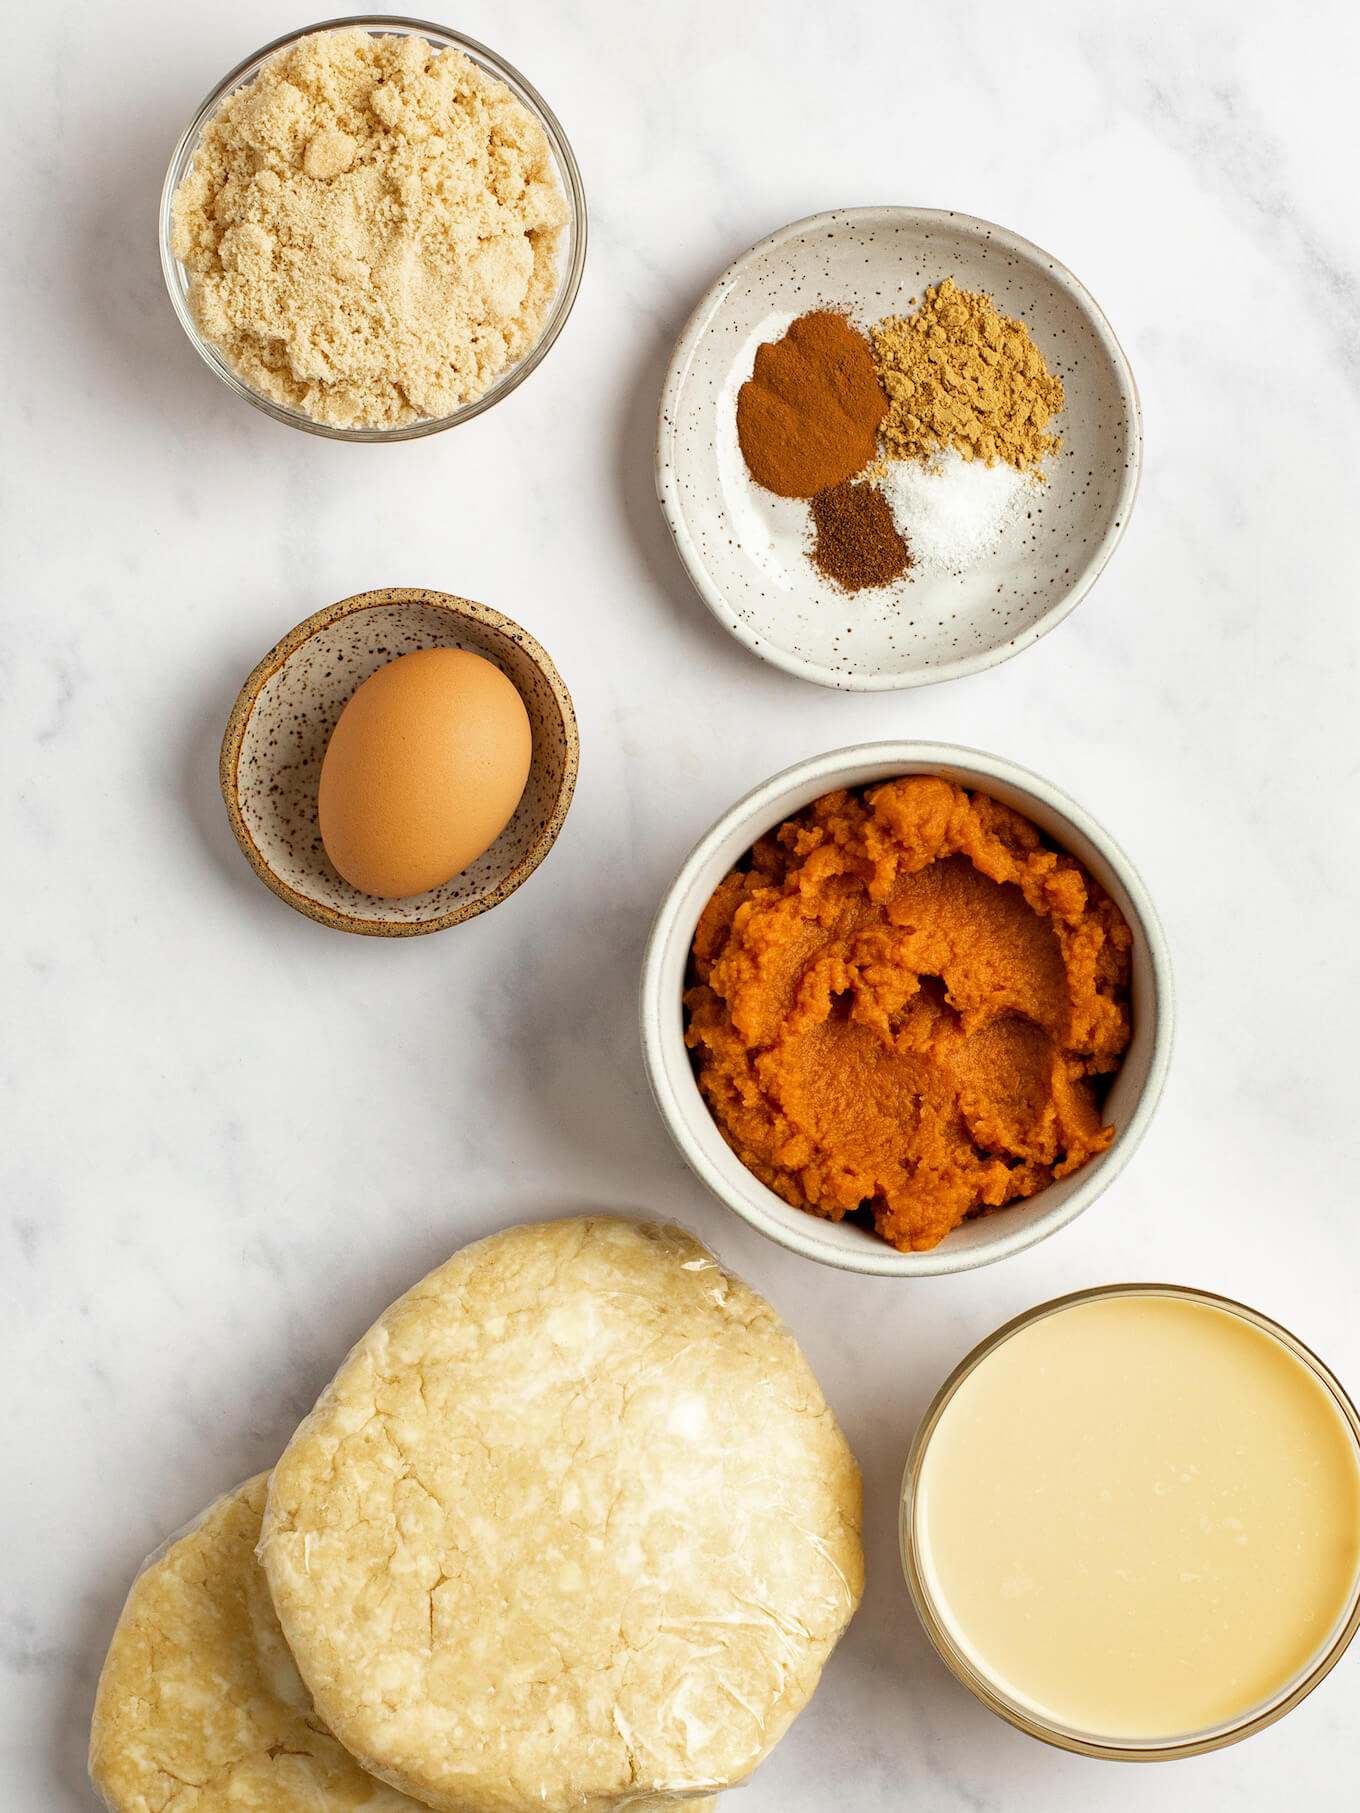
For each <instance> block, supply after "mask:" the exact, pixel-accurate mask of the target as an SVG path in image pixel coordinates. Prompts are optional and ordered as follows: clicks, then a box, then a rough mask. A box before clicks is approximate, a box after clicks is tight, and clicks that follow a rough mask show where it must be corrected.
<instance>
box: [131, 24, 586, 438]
mask: <svg viewBox="0 0 1360 1813" xmlns="http://www.w3.org/2000/svg"><path fill="white" fill-rule="evenodd" d="M346 27H353V28H356V29H358V30H360V31H367V32H372V33H373V34H374V35H375V36H381V37H409V36H413V37H419V38H424V39H425V40H426V41H427V42H428V43H430V44H433V45H435V46H436V47H437V48H438V49H440V50H448V49H452V50H460V51H462V53H463V55H464V56H465V57H467V58H468V59H469V61H470V62H472V63H475V64H476V65H477V67H478V68H479V69H481V70H484V71H485V72H486V74H487V75H489V76H493V77H494V78H495V79H496V80H497V81H498V82H503V83H504V84H505V86H506V87H507V88H508V89H509V90H510V92H511V94H513V95H514V96H515V98H516V100H518V101H520V102H521V103H522V104H523V105H524V106H525V107H527V108H528V110H529V112H530V113H531V114H533V116H534V118H535V119H536V120H537V121H538V123H539V125H540V126H542V128H543V130H544V132H545V134H546V135H547V139H548V144H549V147H550V148H551V151H552V155H553V161H554V163H555V164H556V166H557V173H558V177H559V179H560V181H561V184H562V193H563V195H564V196H565V198H566V203H567V225H566V236H565V243H564V247H563V250H562V253H561V255H560V266H559V273H558V282H557V292H556V294H555V296H554V297H553V301H552V306H551V308H550V309H549V311H548V316H547V320H546V321H545V323H544V326H543V332H542V333H541V334H540V335H539V338H538V339H537V340H536V341H535V343H534V345H533V346H531V347H530V349H529V351H528V352H527V353H525V354H524V355H523V357H522V358H520V359H518V360H516V362H515V363H514V364H513V365H511V366H509V367H508V368H507V369H506V370H505V371H503V372H502V373H501V375H500V376H499V377H498V378H497V379H496V380H495V382H494V383H492V384H490V385H488V386H487V388H486V389H485V390H484V391H483V392H482V393H481V395H480V396H477V397H473V398H472V399H470V401H468V402H466V403H462V404H460V405H459V407H458V408H457V409H455V410H453V411H452V412H451V413H450V414H448V415H441V416H425V417H422V418H421V419H420V420H419V421H415V422H404V423H402V424H401V426H400V427H397V428H335V427H332V426H331V425H330V424H329V423H326V422H316V421H313V420H312V418H311V416H309V415H304V414H303V413H302V411H301V410H299V409H290V408H289V407H288V405H287V404H284V403H276V402H275V401H274V399H273V398H272V397H266V396H263V395H262V394H261V393H260V392H259V391H258V390H256V389H255V388H254V386H253V385H251V384H247V383H246V382H245V380H244V379H243V378H242V377H241V376H240V375H239V373H238V372H237V371H236V370H235V369H234V368H233V367H232V366H231V365H230V364H229V363H228V361H227V360H226V358H225V357H224V356H223V355H222V354H221V353H220V352H219V351H218V350H217V348H216V347H215V346H212V345H210V344H209V342H208V341H207V340H205V339H204V337H203V335H202V334H201V333H200V332H199V329H198V324H197V322H195V320H194V317H193V314H192V313H191V311H190V308H189V274H188V272H187V271H186V270H185V268H184V266H183V265H182V264H181V263H180V261H179V260H178V259H177V258H176V257H175V255H174V253H173V252H172V251H171V250H170V210H171V203H172V201H173V199H174V194H175V190H176V189H177V188H178V187H179V185H180V182H181V180H182V179H183V177H184V174H185V172H186V171H187V170H188V168H189V165H190V163H191V162H192V160H193V155H194V152H195V151H196V150H197V148H198V141H199V137H200V135H201V133H202V131H203V128H204V127H205V126H206V125H207V123H208V121H209V120H210V119H211V118H212V116H213V115H214V113H216V111H217V108H218V106H219V104H220V103H221V102H222V101H223V100H224V99H225V97H226V96H227V95H229V94H230V93H231V92H232V91H233V90H234V89H236V88H239V87H241V86H242V85H243V84H244V83H246V82H249V81H252V80H253V79H254V78H255V76H257V75H258V74H259V72H260V69H261V67H262V66H263V65H264V64H265V63H267V62H268V61H269V59H270V58H271V57H273V56H275V55H277V53H278V52H279V51H281V50H286V49H287V48H288V47H289V46H290V45H292V44H296V43H297V42H298V40H299V39H301V38H310V37H312V36H313V35H314V34H315V33H316V32H323V31H339V30H341V29H343V28H346ZM160 246H161V269H162V270H163V271H164V273H165V287H166V289H167V290H168V291H169V292H170V301H171V304H172V306H173V307H174V311H175V313H176V315H177V316H178V317H179V323H180V326H181V327H182V328H183V329H184V331H185V333H186V334H187V335H188V336H189V339H190V341H191V342H192V344H193V346H194V348H195V350H196V351H197V353H198V355H199V357H200V358H201V359H202V360H203V361H204V363H205V364H206V365H208V366H210V367H211V368H212V370H213V371H215V372H216V373H217V376H218V377H219V378H221V380H222V382H223V383H224V384H226V385H227V386H228V388H229V389H231V390H234V391H235V392H236V394H237V396H238V397H244V398H245V399H246V401H247V402H248V403H253V404H254V405H255V407H256V408H257V409H262V410H263V411H264V413H265V414H266V415H269V416H273V418H274V420H275V421H276V422H284V423H286V424H287V425H288V426H289V427H290V428H301V429H303V430H304V431H305V432H306V433H308V434H320V435H324V436H325V437H326V438H327V439H328V440H332V441H414V440H419V439H420V438H421V436H422V435H427V434H438V433H439V432H440V431H441V430H442V429H445V428H454V427H456V426H457V425H458V423H460V422H470V421H471V420H472V418H473V417H474V416H479V415H481V414H482V413H483V412H484V411H485V410H488V409H490V408H491V407H492V405H493V404H496V403H499V402H500V401H501V399H502V397H507V396H509V394H510V392H511V391H512V390H514V389H515V388H516V386H517V385H520V384H522V383H523V382H524V380H525V379H526V378H527V377H528V376H529V373H530V372H531V371H533V370H534V369H535V368H536V367H537V366H538V365H540V364H541V363H542V361H543V360H544V359H545V358H546V357H547V354H548V349H549V348H550V347H551V346H552V344H553V342H554V340H556V338H557V336H558V335H559V334H560V333H561V331H562V329H563V327H565V325H566V321H567V316H568V315H569V314H570V313H571V310H572V304H573V303H574V302H575V300H576V292H577V291H578V290H579V289H580V287H581V272H582V270H583V269H584V266H585V259H586V198H585V191H584V190H583V189H582V187H581V173H580V170H579V169H578V168H577V164H576V157H575V155H574V153H573V151H572V148H571V146H570V145H569V144H568V142H567V136H566V134H565V133H564V132H563V130H562V128H561V126H560V125H559V124H558V123H557V119H556V117H555V116H554V114H553V112H552V110H551V109H550V108H549V106H548V105H547V103H546V102H545V101H544V100H543V97H542V96H541V95H540V94H539V93H538V92H537V90H536V89H534V88H531V87H530V85H529V84H528V82H526V81H525V79H524V77H523V76H522V75H521V74H520V73H519V71H518V70H517V69H514V68H512V67H511V65H510V64H509V63H504V62H502V61H501V59H500V58H499V57H498V56H497V55H496V54H495V52H494V51H491V50H488V49H487V47H486V46H485V45H484V44H479V43H478V42H477V41H476V39H474V38H465V37H463V36H462V34H461V33H459V32H454V31H449V30H447V29H446V27H444V26H442V25H432V24H430V23H429V22H428V21H426V20H424V19H400V18H388V17H386V16H384V15H382V14H364V15H355V16H351V17H346V18H343V19H322V20H321V21H320V22H319V23H317V24H316V25H308V26H306V27H304V29H303V30H301V31H294V32H288V33H287V34H286V35H285V36H284V37H282V38H275V39H274V41H273V43H272V44H266V45H265V46H264V48H263V49H262V50H257V51H255V52H254V54H253V55H251V56H249V57H247V58H246V60H245V61H244V62H243V63H238V64H237V66H236V68H235V69H233V70H231V71H230V73H229V74H227V75H226V76H224V77H223V78H222V80H221V81H220V82H219V83H218V84H217V86H216V87H215V88H214V89H213V91H212V93H211V94H209V95H207V96H206V98H205V99H204V101H203V104H202V106H200V107H199V109H198V111H197V112H196V113H195V114H194V117H193V119H192V120H190V122H189V124H188V126H187V127H186V129H185V132H184V135H183V137H182V138H181V139H180V141H179V143H178V144H177V145H176V146H175V151H174V156H173V157H172V158H171V159H170V168H169V169H168V170H167V171H166V174H165V185H164V187H163V188H162V190H161V204H160Z"/></svg>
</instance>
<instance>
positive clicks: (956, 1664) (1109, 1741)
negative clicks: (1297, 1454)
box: [898, 1284, 1360, 1762]
mask: <svg viewBox="0 0 1360 1813" xmlns="http://www.w3.org/2000/svg"><path fill="white" fill-rule="evenodd" d="M1137 1296H1149V1297H1170V1298H1174V1299H1176V1300H1177V1301H1180V1302H1186V1303H1199V1304H1204V1305H1206V1306H1207V1307H1208V1308H1210V1309H1218V1310H1222V1311H1224V1312H1225V1313H1226V1314H1228V1315H1232V1316H1237V1317H1239V1318H1240V1319H1241V1320H1242V1321H1245V1322H1248V1323H1250V1324H1251V1326H1252V1327H1254V1328H1258V1329H1260V1330H1261V1331H1262V1333H1264V1334H1268V1335H1271V1336H1273V1337H1274V1339H1275V1340H1277V1341H1278V1342H1279V1343H1280V1344H1281V1346H1283V1347H1284V1348H1285V1349H1286V1350H1287V1351H1288V1352H1289V1353H1291V1354H1293V1356H1294V1358H1295V1359H1297V1360H1299V1361H1300V1362H1301V1363H1302V1364H1303V1365H1304V1366H1305V1367H1306V1368H1307V1369H1308V1371H1309V1372H1311V1373H1312V1374H1313V1376H1314V1377H1315V1378H1316V1379H1317V1381H1318V1383H1319V1384H1320V1385H1321V1386H1322V1387H1323V1388H1324V1390H1326V1391H1327V1392H1328V1394H1329V1395H1330V1396H1331V1398H1332V1400H1333V1402H1334V1403H1335V1405H1336V1408H1337V1410H1338V1412H1339V1413H1340V1415H1341V1418H1342V1420H1343V1421H1344V1422H1345V1424H1346V1426H1347V1428H1348V1429H1349V1430H1350V1434H1351V1440H1352V1442H1353V1443H1354V1444H1355V1447H1356V1450H1357V1454H1360V1411H1357V1409H1356V1407H1355V1405H1354V1404H1353V1403H1352V1401H1351V1399H1350V1397H1349V1396H1348V1394H1347V1392H1346V1390H1345V1388H1344V1387H1343V1386H1342V1384H1341V1382H1340V1381H1339V1380H1338V1379H1337V1378H1336V1376H1335V1375H1334V1374H1333V1373H1332V1372H1331V1371H1330V1369H1329V1368H1328V1367H1327V1366H1326V1365H1325V1364H1324V1363H1323V1361H1321V1360H1320V1359H1319V1358H1318V1356H1317V1355H1316V1354H1315V1353H1314V1352H1313V1351H1312V1349H1311V1348H1309V1347H1306V1346H1305V1345H1304V1343H1303V1342H1302V1341H1300V1340H1299V1338H1298V1336H1297V1335H1293V1334H1291V1333H1290V1332H1289V1330H1288V1329H1287V1328H1284V1327H1282V1326H1281V1325H1280V1323H1278V1322H1275V1321H1272V1319H1271V1318H1270V1317H1269V1316H1266V1315H1263V1314H1262V1313H1261V1311H1260V1310H1258V1309H1252V1308H1251V1307H1250V1305H1248V1304H1246V1303H1239V1302H1237V1301H1236V1299H1235V1298H1232V1297H1222V1296H1219V1295H1217V1294H1216V1293H1214V1292H1213V1291H1206V1290H1198V1289H1196V1288H1195V1287H1193V1286H1191V1285H1181V1284H1102V1285H1096V1286H1094V1287H1093V1288H1091V1289H1089V1290H1079V1291H1072V1292H1069V1293H1068V1294H1067V1295H1066V1296H1062V1297H1052V1298H1050V1299H1049V1300H1048V1302H1046V1303H1039V1304H1036V1305H1035V1307H1034V1308H1033V1309H1028V1310H1025V1311H1024V1312H1023V1313H1022V1314H1020V1315H1018V1316H1015V1317H1013V1318H1012V1319H1011V1320H1010V1321H1009V1322H1007V1323H1005V1324H1004V1325H1003V1326H1002V1327H1001V1328H998V1329H996V1330H994V1331H993V1332H992V1333H991V1334H990V1335H987V1336H986V1337H985V1338H984V1339H983V1340H981V1341H979V1342H978V1344H977V1346H976V1347H974V1348H973V1349H972V1351H971V1352H970V1353H968V1354H966V1355H965V1356H964V1358H963V1359H962V1360H961V1361H960V1362H959V1364H958V1365H957V1366H956V1367H955V1368H954V1370H953V1371H952V1372H951V1373H950V1375H949V1377H948V1378H947V1379H946V1380H945V1382H944V1384H943V1385H941V1387H940V1389H939V1390H938V1391H937V1392H936V1394H935V1396H934V1397H933V1398H932V1399H931V1402H930V1405H929V1408H928V1409H927V1410H926V1413H925V1415H924V1416H923V1417H922V1418H921V1422H920V1425H919V1427H918V1428H917V1431H916V1434H915V1436H914V1438H913V1440H912V1444H911V1451H910V1453H909V1454H908V1456H907V1464H906V1468H905V1471H904V1472H903V1475H902V1492H901V1500H900V1512H899V1523H898V1541H899V1546H900V1549H901V1556H902V1569H903V1572H904V1573H905V1575H906V1579H907V1586H908V1588H909V1590H910V1592H911V1598H912V1603H913V1604H914V1606H915V1607H916V1615H917V1617H918V1618H919V1619H920V1620H921V1624H922V1626H923V1627H924V1629H925V1633H926V1635H927V1636H928V1637H929V1638H930V1641H931V1644H932V1645H933V1647H934V1649H935V1651H936V1653H937V1654H938V1655H939V1657H940V1659H941V1661H942V1662H944V1664H945V1666H946V1667H947V1668H948V1669H949V1670H950V1672H951V1673H952V1674H953V1675H954V1676H955V1677H956V1678H957V1679H958V1680H959V1681H961V1682H962V1683H963V1685H964V1686H965V1687H966V1688H967V1689H968V1690H969V1692H970V1693H972V1694H973V1695H974V1697H975V1698H977V1699H979V1700H981V1702H982V1704H983V1705H984V1706H986V1707H987V1708H988V1709H989V1710H990V1711H992V1712H995V1713H996V1714H997V1715H998V1716H999V1717H1001V1718H1003V1719H1005V1720H1006V1721H1007V1723H1008V1724H1011V1725H1014V1726H1016V1727H1017V1729H1019V1730H1021V1731H1024V1732H1026V1733H1027V1734H1028V1735H1029V1736H1030V1737H1037V1738H1040V1739H1041V1740H1042V1741H1043V1742H1044V1743H1047V1744H1054V1745H1056V1746H1058V1748H1060V1749H1063V1750H1071V1751H1075V1752H1076V1753H1077V1754H1078V1755H1081V1756H1095V1757H1103V1758H1106V1759H1109V1760H1111V1761H1116V1762H1168V1761H1172V1760H1174V1759H1176V1758H1178V1757H1186V1756H1202V1755H1203V1754H1204V1753H1205V1752H1206V1751H1210V1750H1221V1749H1222V1748H1223V1747H1224V1746H1225V1745H1227V1744H1235V1743H1238V1742H1240V1740H1241V1739H1242V1738H1244V1737H1250V1736H1251V1735H1252V1734H1253V1733H1254V1732H1257V1731H1261V1730H1263V1729H1264V1728H1265V1727H1266V1726H1267V1725H1273V1724H1274V1723H1275V1721H1276V1719H1281V1718H1283V1717H1284V1715H1285V1713H1287V1712H1290V1711H1292V1710H1293V1708H1294V1707H1295V1706H1297V1705H1298V1703H1299V1701H1300V1700H1303V1699H1305V1698H1306V1697H1307V1696H1308V1695H1309V1694H1310V1693H1311V1692H1312V1691H1313V1689H1314V1688H1315V1687H1316V1686H1317V1685H1318V1683H1319V1682H1320V1681H1321V1680H1322V1679H1323V1678H1324V1676H1326V1675H1328V1674H1329V1673H1330V1672H1331V1670H1332V1669H1333V1668H1334V1667H1335V1666H1336V1664H1337V1663H1338V1662H1339V1661H1340V1660H1341V1657H1342V1655H1343V1654H1344V1652H1345V1650H1346V1648H1347V1646H1348V1644H1349V1643H1350V1641H1351V1638H1352V1637H1354V1635H1355V1633H1356V1631H1357V1630H1360V1569H1357V1571H1356V1577H1355V1579H1354V1580H1353V1581H1352V1583H1351V1591H1350V1598H1349V1600H1348V1601H1347V1604H1346V1607H1345V1610H1344V1611H1343V1613H1342V1615H1341V1617H1340V1619H1339V1621H1338V1623H1337V1625H1336V1626H1335V1627H1334V1628H1333V1630H1332V1632H1331V1633H1330V1635H1329V1637H1328V1638H1327V1640H1326V1642H1325V1643H1324V1644H1323V1645H1322V1646H1321V1647H1320V1648H1319V1650H1318V1652H1317V1653H1316V1655H1315V1656H1314V1657H1313V1659H1312V1660H1311V1661H1310V1662H1309V1663H1308V1664H1307V1666H1306V1667H1305V1668H1304V1669H1303V1670H1302V1671H1301V1672H1300V1673H1299V1674H1298V1675H1296V1676H1295V1677H1293V1679H1291V1680H1289V1681H1286V1682H1285V1684H1284V1686H1283V1687H1281V1688H1280V1689H1279V1691H1278V1692H1277V1693H1275V1694H1274V1695H1272V1696H1271V1698H1269V1699H1268V1700H1264V1701H1261V1702H1259V1703H1258V1704H1257V1705H1255V1706H1252V1707H1249V1708H1248V1709H1247V1711H1246V1712H1244V1713H1242V1714H1240V1715H1238V1716H1237V1717H1236V1718H1233V1719H1228V1720H1225V1721H1224V1722H1223V1723H1222V1724H1221V1725H1215V1726H1211V1727H1209V1728H1207V1729H1205V1730H1203V1731H1193V1732H1188V1733H1183V1734H1181V1735H1179V1736H1175V1737H1171V1738H1164V1739H1155V1738H1154V1739H1138V1740H1135V1739H1130V1738H1110V1737H1103V1736H1101V1735H1099V1734H1096V1733H1087V1732H1081V1731H1075V1730H1072V1729H1070V1728H1069V1727H1066V1726H1063V1725H1059V1724H1057V1723H1056V1722H1052V1721H1049V1720H1047V1719H1045V1718H1043V1717H1042V1716H1041V1715H1040V1714H1038V1713H1036V1712H1035V1711H1034V1710H1033V1709H1032V1708H1031V1707H1028V1706H1025V1705H1023V1704H1021V1703H1020V1702H1019V1701H1016V1700H1013V1699H1011V1698H1010V1697H1009V1695H1007V1694H1006V1693H1005V1692H1004V1691H1003V1690H1002V1689H1001V1688H999V1687H998V1686H997V1684H996V1683H995V1682H994V1681H992V1680H990V1679H989V1678H988V1676H986V1675H985V1674H983V1673H982V1672H981V1670H980V1669H978V1668H977V1667H976V1666H975V1664H974V1663H973V1662H972V1660H971V1659H970V1658H969V1657H968V1656H967V1655H966V1654H965V1653H964V1652H963V1651H962V1650H961V1649H960V1648H959V1647H958V1645H957V1644H956V1643H955V1641H954V1639H953V1637H952V1636H951V1634H950V1632H949V1630H948V1629H947V1627H946V1626H945V1624H944V1621H943V1619H942V1618H941V1617H940V1616H939V1615H938V1614H937V1612H936V1610H935V1604H934V1597H933V1595H932V1593H931V1591H930V1588H929V1587H928V1585H927V1584H926V1579H925V1574H924V1570H923V1569H922V1567H921V1565H920V1563H919V1560H918V1558H917V1553H916V1530H915V1522H916V1519H915V1493H916V1481H917V1478H918V1477H919V1474H920V1469H921V1462H922V1459H923V1458H924V1455H925V1451H926V1448H927V1446H928V1444H929V1442H930V1438H931V1436H932V1435H933V1434H934V1432H935V1428H936V1426H937V1425H938V1423H939V1421H940V1419H941V1417H942V1416H943V1415H944V1412H945V1410H946V1409H947V1408H948V1405H949V1403H950V1400H951V1399H952V1398H953V1396H954V1394H955V1392H956V1391H957V1390H958V1389H959V1387H960V1386H961V1385H962V1384H963V1382H964V1380H965V1379H967V1378H968V1377H969V1376H970V1374H972V1373H973V1372H974V1371H975V1370H976V1369H977V1367H979V1366H980V1365H981V1364H982V1362H983V1361H984V1360H985V1359H987V1358H988V1357H989V1355H991V1354H992V1353H993V1352H994V1351H995V1350H996V1349H997V1348H998V1347H1000V1346H1001V1345H1002V1343H1003V1342H1005V1341H1008V1340H1009V1339H1010V1337H1011V1336H1012V1335H1014V1334H1018V1333H1019V1332H1020V1330H1021V1329H1023V1328H1027V1327H1029V1326H1030V1325H1031V1324H1032V1323H1035V1322H1040V1321H1043V1320H1044V1318H1045V1317H1047V1316H1051V1315H1055V1314H1057V1313H1058V1312H1059V1311H1061V1310H1065V1309H1071V1308H1073V1307H1074V1306H1075V1305H1077V1304H1080V1303H1092V1302H1096V1301H1098V1300H1099V1299H1100V1298H1102V1297H1137Z"/></svg>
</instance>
